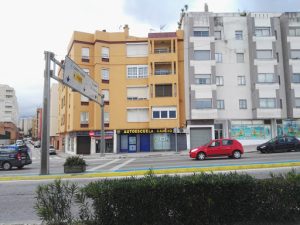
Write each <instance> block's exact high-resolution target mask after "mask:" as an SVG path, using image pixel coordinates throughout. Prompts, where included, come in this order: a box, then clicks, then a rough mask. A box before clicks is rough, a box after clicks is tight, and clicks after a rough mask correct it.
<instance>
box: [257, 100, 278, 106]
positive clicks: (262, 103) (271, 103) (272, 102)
mask: <svg viewBox="0 0 300 225" xmlns="http://www.w3.org/2000/svg"><path fill="white" fill-rule="evenodd" d="M259 107H260V108H275V107H276V99H275V98H260V99H259Z"/></svg>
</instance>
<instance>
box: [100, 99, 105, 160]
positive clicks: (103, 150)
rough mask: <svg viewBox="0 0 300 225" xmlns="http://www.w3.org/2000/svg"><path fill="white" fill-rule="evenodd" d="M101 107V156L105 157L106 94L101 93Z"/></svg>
mask: <svg viewBox="0 0 300 225" xmlns="http://www.w3.org/2000/svg"><path fill="white" fill-rule="evenodd" d="M100 97H101V100H100V107H101V150H100V157H104V152H105V139H104V135H105V134H104V95H103V94H101V96H100Z"/></svg>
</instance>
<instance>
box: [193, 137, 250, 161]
mask: <svg viewBox="0 0 300 225" xmlns="http://www.w3.org/2000/svg"><path fill="white" fill-rule="evenodd" d="M242 154H244V148H243V146H242V144H241V143H240V142H238V141H237V140H234V139H216V140H211V141H210V142H209V143H207V144H205V145H202V146H199V147H196V148H193V149H191V150H190V157H191V158H194V159H198V160H204V159H205V158H206V157H219V156H228V157H229V158H234V159H239V158H241V156H242Z"/></svg>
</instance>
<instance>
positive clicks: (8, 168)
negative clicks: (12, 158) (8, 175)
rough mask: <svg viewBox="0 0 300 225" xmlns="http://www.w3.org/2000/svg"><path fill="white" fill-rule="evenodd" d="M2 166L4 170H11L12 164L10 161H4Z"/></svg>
mask: <svg viewBox="0 0 300 225" xmlns="http://www.w3.org/2000/svg"><path fill="white" fill-rule="evenodd" d="M2 168H3V169H4V170H10V169H11V164H10V162H4V163H3V164H2Z"/></svg>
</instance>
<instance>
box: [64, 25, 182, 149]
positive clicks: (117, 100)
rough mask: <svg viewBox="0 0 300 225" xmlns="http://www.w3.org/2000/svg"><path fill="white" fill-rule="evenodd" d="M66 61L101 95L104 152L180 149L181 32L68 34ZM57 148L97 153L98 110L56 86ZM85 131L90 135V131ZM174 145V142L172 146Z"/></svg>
mask: <svg viewBox="0 0 300 225" xmlns="http://www.w3.org/2000/svg"><path fill="white" fill-rule="evenodd" d="M68 56H69V57H71V58H72V59H73V60H74V61H75V62H76V63H77V64H78V65H79V66H80V67H81V68H83V70H85V71H86V73H88V74H89V75H90V76H91V77H92V78H93V79H94V80H95V81H96V82H97V83H98V84H99V87H100V89H101V93H102V94H103V95H104V96H105V97H104V101H105V107H104V125H105V141H106V148H105V150H106V152H114V153H117V152H143V151H160V150H163V151H166V150H175V148H176V146H178V148H179V149H185V148H186V140H185V134H183V133H178V131H181V132H182V131H183V129H177V128H183V127H184V126H185V110H184V90H183V88H184V86H183V85H179V84H182V83H184V79H183V32H182V31H177V32H167V33H149V34H148V37H144V38H139V37H133V36H130V35H129V28H128V26H127V25H126V26H125V27H124V31H123V32H114V33H110V32H106V31H96V32H95V33H94V34H90V33H83V32H74V34H73V37H72V39H71V42H70V44H69V47H68ZM58 111H59V115H58V121H59V124H58V125H59V133H60V138H61V141H60V144H61V145H60V148H61V149H63V150H65V151H66V152H68V153H71V154H91V153H98V152H100V122H101V121H100V118H101V116H100V107H99V105H97V104H95V103H93V102H91V101H88V99H86V98H85V97H83V96H81V95H80V94H79V93H77V92H73V91H71V90H70V89H69V88H66V87H64V86H63V85H59V109H58ZM90 131H91V132H90ZM175 140H178V141H177V144H176V143H175Z"/></svg>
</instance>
